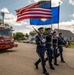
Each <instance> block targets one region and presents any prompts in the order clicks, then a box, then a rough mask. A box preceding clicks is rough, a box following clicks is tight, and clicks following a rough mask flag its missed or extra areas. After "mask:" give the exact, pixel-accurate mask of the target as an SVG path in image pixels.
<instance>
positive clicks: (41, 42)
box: [34, 27, 49, 75]
mask: <svg viewBox="0 0 74 75" xmlns="http://www.w3.org/2000/svg"><path fill="white" fill-rule="evenodd" d="M38 32H39V34H38V35H37V36H36V44H37V48H36V52H37V54H38V56H39V59H38V60H37V61H36V62H35V63H34V64H35V67H36V69H38V64H39V63H40V62H41V65H42V68H43V73H44V74H45V75H49V73H48V72H47V70H46V68H45V58H44V54H45V38H44V36H43V27H40V28H39V29H38Z"/></svg>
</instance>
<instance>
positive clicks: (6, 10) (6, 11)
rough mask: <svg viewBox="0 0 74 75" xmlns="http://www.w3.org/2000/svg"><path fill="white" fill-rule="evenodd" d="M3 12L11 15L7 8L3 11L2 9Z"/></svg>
mask: <svg viewBox="0 0 74 75" xmlns="http://www.w3.org/2000/svg"><path fill="white" fill-rule="evenodd" d="M1 12H5V13H9V11H8V9H7V8H5V7H4V8H3V9H1Z"/></svg>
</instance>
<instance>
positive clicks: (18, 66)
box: [0, 43, 74, 75]
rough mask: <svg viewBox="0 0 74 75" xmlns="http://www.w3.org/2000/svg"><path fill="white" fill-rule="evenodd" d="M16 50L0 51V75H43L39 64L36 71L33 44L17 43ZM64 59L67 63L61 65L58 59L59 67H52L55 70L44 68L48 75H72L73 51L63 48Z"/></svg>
mask: <svg viewBox="0 0 74 75" xmlns="http://www.w3.org/2000/svg"><path fill="white" fill-rule="evenodd" d="M18 45H19V46H18V47H17V48H13V49H10V50H7V51H0V75H44V74H42V68H41V64H39V69H38V70H36V69H35V66H34V62H35V61H36V59H37V58H38V56H37V54H36V51H35V48H36V45H34V44H26V43H18ZM64 59H65V61H66V62H67V64H66V63H61V62H60V57H59V58H58V63H59V66H58V67H57V66H54V67H55V70H54V71H53V70H51V69H50V68H49V65H48V62H47V63H46V68H47V70H48V72H49V74H50V75H74V49H70V48H64Z"/></svg>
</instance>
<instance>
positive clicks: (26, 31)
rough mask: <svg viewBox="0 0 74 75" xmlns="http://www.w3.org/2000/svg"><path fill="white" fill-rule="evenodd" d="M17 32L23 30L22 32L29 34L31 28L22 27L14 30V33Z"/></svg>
mask: <svg viewBox="0 0 74 75" xmlns="http://www.w3.org/2000/svg"><path fill="white" fill-rule="evenodd" d="M16 32H22V33H24V34H25V33H28V34H29V32H30V30H29V29H20V30H15V31H13V33H16Z"/></svg>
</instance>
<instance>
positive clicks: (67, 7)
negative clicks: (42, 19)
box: [0, 0, 74, 33]
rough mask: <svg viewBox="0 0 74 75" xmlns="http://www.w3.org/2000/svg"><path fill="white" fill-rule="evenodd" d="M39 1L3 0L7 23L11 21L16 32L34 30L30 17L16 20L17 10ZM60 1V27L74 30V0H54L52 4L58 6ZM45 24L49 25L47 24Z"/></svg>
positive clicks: (2, 9)
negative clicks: (19, 20)
mask: <svg viewBox="0 0 74 75" xmlns="http://www.w3.org/2000/svg"><path fill="white" fill-rule="evenodd" d="M38 1H40V0H1V1H0V11H3V12H5V13H6V14H5V23H9V24H10V25H11V26H13V28H14V30H15V31H14V32H19V31H20V32H23V33H26V32H27V33H29V31H31V30H32V27H31V26H30V24H29V19H28V20H23V21H21V22H16V12H15V10H16V9H19V8H22V7H24V6H27V5H29V4H32V3H34V2H38ZM59 1H60V2H61V6H60V28H61V29H67V30H71V31H72V32H74V0H52V6H57V4H58V2H59ZM0 18H1V16H0ZM45 26H46V27H49V26H47V25H45ZM45 26H44V27H45ZM35 27H36V26H35ZM36 28H38V27H36ZM53 28H57V25H53Z"/></svg>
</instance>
